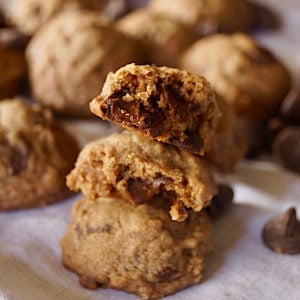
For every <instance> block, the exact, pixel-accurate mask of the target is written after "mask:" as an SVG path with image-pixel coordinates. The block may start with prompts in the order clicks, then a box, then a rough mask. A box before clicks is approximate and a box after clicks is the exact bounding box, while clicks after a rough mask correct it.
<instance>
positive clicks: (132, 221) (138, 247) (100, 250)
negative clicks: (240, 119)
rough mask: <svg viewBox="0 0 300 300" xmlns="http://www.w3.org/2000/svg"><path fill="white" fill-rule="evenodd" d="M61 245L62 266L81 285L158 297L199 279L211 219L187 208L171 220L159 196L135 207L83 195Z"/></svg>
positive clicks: (116, 201) (210, 246)
mask: <svg viewBox="0 0 300 300" xmlns="http://www.w3.org/2000/svg"><path fill="white" fill-rule="evenodd" d="M103 228H109V229H110V230H103ZM61 246H62V253H63V264H64V266H65V267H66V268H67V269H69V270H72V271H73V272H75V273H77V274H78V277H79V280H80V283H81V284H82V285H83V286H84V287H86V288H91V289H95V288H97V287H101V286H103V287H110V288H114V289H118V290H123V291H126V292H129V293H134V294H136V295H138V296H140V297H143V298H146V299H157V298H161V297H163V296H166V295H169V294H173V293H175V292H177V291H179V290H181V289H183V288H185V287H187V286H190V285H195V284H198V283H199V282H200V281H201V279H202V277H203V271H204V256H205V255H206V254H207V253H208V252H210V251H211V249H212V238H211V223H210V220H209V218H208V217H207V215H206V213H205V212H200V213H195V212H192V211H189V217H188V219H187V220H186V221H184V222H180V223H179V222H174V221H172V220H171V219H170V218H169V215H168V210H167V208H166V201H165V200H164V199H162V198H159V197H158V198H156V199H155V201H153V202H149V203H147V204H143V205H140V206H138V207H136V208H135V207H133V206H131V205H130V204H129V203H127V202H124V201H122V200H121V199H118V198H97V199H95V200H93V201H91V200H90V199H88V198H87V199H83V200H80V201H78V202H76V203H75V204H74V206H73V213H72V221H71V223H70V225H69V227H68V231H67V233H66V235H65V236H64V238H63V239H62V241H61Z"/></svg>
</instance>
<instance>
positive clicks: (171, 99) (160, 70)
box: [90, 64, 220, 155]
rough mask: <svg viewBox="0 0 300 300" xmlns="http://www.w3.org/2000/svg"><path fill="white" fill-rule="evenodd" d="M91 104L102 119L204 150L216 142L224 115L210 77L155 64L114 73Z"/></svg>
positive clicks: (166, 141) (163, 139)
mask: <svg viewBox="0 0 300 300" xmlns="http://www.w3.org/2000/svg"><path fill="white" fill-rule="evenodd" d="M90 107H91V111H92V112H93V113H94V114H96V115H97V116H99V117H101V118H102V119H105V120H110V121H112V122H114V123H116V124H118V125H121V126H122V127H124V128H126V129H129V130H134V131H137V132H138V133H140V134H142V135H144V136H147V137H150V138H152V139H156V140H158V141H161V142H165V143H169V144H172V145H175V146H177V147H179V148H182V149H186V150H189V151H191V152H193V153H196V154H199V155H204V154H205V152H206V151H207V150H208V149H209V148H210V147H211V143H212V138H213V136H214V134H215V129H216V126H217V120H218V118H219V117H220V114H219V109H218V105H217V103H216V100H215V93H214V91H213V90H212V88H211V87H210V85H209V83H208V82H207V81H206V80H205V78H203V77H201V76H198V75H194V74H191V73H188V72H186V71H182V70H179V69H175V68H169V67H156V66H150V65H135V64H129V65H126V66H124V67H122V68H120V69H119V70H117V71H116V72H115V73H112V72H111V73H109V74H108V76H107V78H106V81H105V84H104V86H103V89H102V93H101V94H100V95H99V96H98V97H97V98H95V99H94V100H93V101H92V102H91V103H90Z"/></svg>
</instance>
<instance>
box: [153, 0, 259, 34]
mask: <svg viewBox="0 0 300 300" xmlns="http://www.w3.org/2000/svg"><path fill="white" fill-rule="evenodd" d="M148 6H149V9H150V10H153V11H155V12H158V13H162V14H166V15H168V16H171V17H173V18H176V19H178V20H180V21H181V22H183V23H186V24H189V25H192V26H194V28H195V29H196V30H197V31H198V32H199V33H200V34H210V33H215V32H235V31H247V30H249V29H251V27H252V26H253V24H254V10H253V7H252V5H250V3H249V2H248V1H247V0H172V1H170V0H150V2H149V5H148Z"/></svg>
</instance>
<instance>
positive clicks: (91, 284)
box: [79, 275, 101, 290]
mask: <svg viewBox="0 0 300 300" xmlns="http://www.w3.org/2000/svg"><path fill="white" fill-rule="evenodd" d="M79 283H80V285H81V286H83V287H84V288H86V289H90V290H96V289H98V288H99V287H100V286H101V283H99V282H97V281H96V280H95V279H92V278H89V277H87V276H83V275H79Z"/></svg>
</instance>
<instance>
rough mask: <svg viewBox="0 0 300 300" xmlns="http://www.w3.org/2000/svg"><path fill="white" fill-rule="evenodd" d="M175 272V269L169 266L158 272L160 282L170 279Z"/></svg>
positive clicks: (157, 276)
mask: <svg viewBox="0 0 300 300" xmlns="http://www.w3.org/2000/svg"><path fill="white" fill-rule="evenodd" d="M174 274H175V271H174V270H173V269H171V268H169V267H167V268H165V269H164V270H162V271H160V272H158V273H157V274H156V278H157V279H158V282H164V281H168V280H170V279H171V278H172V276H173V275H174Z"/></svg>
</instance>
